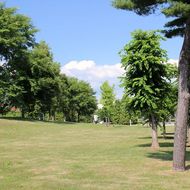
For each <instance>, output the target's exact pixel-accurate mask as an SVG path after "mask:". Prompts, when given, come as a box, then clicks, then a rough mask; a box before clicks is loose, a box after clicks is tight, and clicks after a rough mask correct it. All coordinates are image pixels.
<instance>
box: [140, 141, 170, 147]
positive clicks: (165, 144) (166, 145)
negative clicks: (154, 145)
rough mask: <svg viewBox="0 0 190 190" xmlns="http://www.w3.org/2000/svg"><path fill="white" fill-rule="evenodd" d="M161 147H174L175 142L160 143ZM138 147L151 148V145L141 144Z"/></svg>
mask: <svg viewBox="0 0 190 190" xmlns="http://www.w3.org/2000/svg"><path fill="white" fill-rule="evenodd" d="M159 145H160V147H173V142H160V143H159ZM137 146H138V147H151V143H146V144H139V145H137Z"/></svg>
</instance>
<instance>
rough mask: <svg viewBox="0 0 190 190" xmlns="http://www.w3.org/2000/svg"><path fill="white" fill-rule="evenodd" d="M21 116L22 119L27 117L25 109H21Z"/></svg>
mask: <svg viewBox="0 0 190 190" xmlns="http://www.w3.org/2000/svg"><path fill="white" fill-rule="evenodd" d="M21 117H22V119H24V118H25V111H24V110H23V109H22V110H21Z"/></svg>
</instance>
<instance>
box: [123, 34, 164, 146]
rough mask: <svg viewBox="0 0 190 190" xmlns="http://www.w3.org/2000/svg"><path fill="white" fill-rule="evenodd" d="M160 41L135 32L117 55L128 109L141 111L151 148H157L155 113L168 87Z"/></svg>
mask: <svg viewBox="0 0 190 190" xmlns="http://www.w3.org/2000/svg"><path fill="white" fill-rule="evenodd" d="M161 39H162V37H161V36H160V35H158V34H157V33H156V32H152V31H150V32H146V31H141V30H137V31H135V32H133V33H132V40H131V42H130V43H128V44H127V45H126V46H125V47H124V49H123V51H121V52H120V55H121V63H122V67H123V68H124V70H125V74H124V76H123V77H122V81H123V86H124V87H125V93H126V95H129V96H130V97H131V103H130V104H131V109H133V110H139V111H141V114H142V115H143V116H144V117H146V118H148V120H149V123H150V126H151V127H152V145H151V147H152V148H158V147H159V144H158V139H157V125H158V119H159V118H158V112H159V107H160V106H161V104H162V100H163V99H164V97H165V96H166V94H167V93H166V89H167V87H168V85H167V82H166V76H167V72H166V65H164V63H165V62H166V60H167V55H166V51H165V50H163V49H161V48H160V40H161Z"/></svg>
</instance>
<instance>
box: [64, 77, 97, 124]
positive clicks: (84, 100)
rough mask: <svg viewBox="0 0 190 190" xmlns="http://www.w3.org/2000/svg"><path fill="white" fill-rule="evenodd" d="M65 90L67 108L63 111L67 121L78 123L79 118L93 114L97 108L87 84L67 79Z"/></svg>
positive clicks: (93, 94) (93, 95)
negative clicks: (66, 91) (66, 92)
mask: <svg viewBox="0 0 190 190" xmlns="http://www.w3.org/2000/svg"><path fill="white" fill-rule="evenodd" d="M67 90H68V99H67V106H68V107H67V109H65V111H64V114H65V116H66V120H67V121H78V122H79V121H80V117H81V116H89V115H92V114H93V113H94V111H95V110H96V108H97V101H96V97H95V92H94V91H93V89H92V88H91V86H90V85H89V84H88V83H87V82H85V81H80V80H78V79H76V78H68V89H67ZM83 120H84V117H83Z"/></svg>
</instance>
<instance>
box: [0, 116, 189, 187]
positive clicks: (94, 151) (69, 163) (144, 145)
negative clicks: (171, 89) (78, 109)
mask: <svg viewBox="0 0 190 190" xmlns="http://www.w3.org/2000/svg"><path fill="white" fill-rule="evenodd" d="M149 133H150V129H149V128H144V127H109V128H106V127H104V126H97V125H92V124H73V125H72V124H64V125H63V124H51V123H42V122H27V121H13V120H12V121H11V120H0V189H1V190H20V189H21V190H22V189H23V190H54V189H55V190H100V189H101V190H128V189H129V190H165V189H167V190H170V189H172V190H179V189H180V190H181V189H188V190H189V189H190V171H186V172H185V173H175V172H173V171H172V170H171V165H172V161H171V159H172V152H171V151H172V146H173V143H172V141H173V140H172V139H167V140H163V139H160V140H159V141H160V145H161V149H160V151H152V150H151V149H150V148H149V146H150V141H151V139H150V138H149ZM187 159H188V160H190V156H188V158H187ZM187 164H190V162H189V161H188V163H187Z"/></svg>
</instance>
